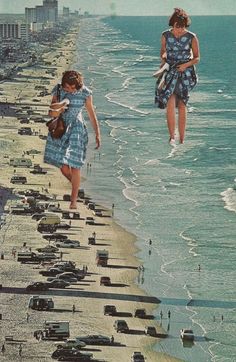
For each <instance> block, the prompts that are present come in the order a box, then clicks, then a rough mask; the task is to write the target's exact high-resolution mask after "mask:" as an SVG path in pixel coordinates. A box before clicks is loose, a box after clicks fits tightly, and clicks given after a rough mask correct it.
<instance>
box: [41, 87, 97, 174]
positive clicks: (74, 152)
mask: <svg viewBox="0 0 236 362" xmlns="http://www.w3.org/2000/svg"><path fill="white" fill-rule="evenodd" d="M56 94H57V86H55V87H54V88H53V90H52V95H53V96H54V95H56ZM91 94H92V92H91V91H90V90H89V89H88V88H87V87H85V86H83V87H82V88H81V89H79V90H78V91H75V92H74V93H67V92H65V91H64V90H63V89H62V88H61V94H60V101H62V100H63V99H65V98H67V99H69V100H70V104H69V107H68V109H67V110H66V111H65V112H64V113H63V119H64V121H65V123H66V126H67V129H66V132H65V134H64V135H63V136H62V137H61V138H60V139H53V138H52V137H51V135H50V133H48V137H47V141H46V146H45V152H44V162H46V163H49V164H51V165H53V166H56V167H61V166H62V165H68V166H70V167H74V168H81V167H82V166H83V165H84V163H85V157H86V149H87V144H88V132H87V128H86V126H85V124H84V120H83V116H82V109H83V108H84V105H85V101H86V99H87V97H89V96H90V95H91Z"/></svg>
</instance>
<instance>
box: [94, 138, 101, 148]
mask: <svg viewBox="0 0 236 362" xmlns="http://www.w3.org/2000/svg"><path fill="white" fill-rule="evenodd" d="M95 140H96V147H95V149H96V150H97V149H98V148H99V147H100V146H101V136H100V134H99V135H96V137H95Z"/></svg>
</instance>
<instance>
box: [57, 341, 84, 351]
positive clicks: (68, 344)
mask: <svg viewBox="0 0 236 362" xmlns="http://www.w3.org/2000/svg"><path fill="white" fill-rule="evenodd" d="M56 346H57V348H68V349H70V348H78V349H80V348H83V347H85V346H86V343H85V342H82V341H80V340H77V339H67V340H66V341H64V342H62V343H57V344H56Z"/></svg>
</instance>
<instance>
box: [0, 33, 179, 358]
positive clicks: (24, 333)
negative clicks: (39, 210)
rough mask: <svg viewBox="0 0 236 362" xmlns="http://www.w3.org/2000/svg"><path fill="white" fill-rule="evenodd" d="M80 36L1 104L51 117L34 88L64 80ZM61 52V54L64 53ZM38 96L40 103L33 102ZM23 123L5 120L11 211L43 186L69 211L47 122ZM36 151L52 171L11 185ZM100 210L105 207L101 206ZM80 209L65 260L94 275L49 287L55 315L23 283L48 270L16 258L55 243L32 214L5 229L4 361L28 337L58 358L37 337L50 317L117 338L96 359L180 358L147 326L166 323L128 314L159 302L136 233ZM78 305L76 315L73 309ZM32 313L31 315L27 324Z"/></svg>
mask: <svg viewBox="0 0 236 362" xmlns="http://www.w3.org/2000/svg"><path fill="white" fill-rule="evenodd" d="M76 36H77V35H76V33H75V32H72V33H71V34H68V35H67V37H65V38H64V43H61V44H60V47H57V49H56V50H55V48H54V50H50V51H48V52H46V53H45V54H44V56H43V58H44V59H45V60H47V61H50V62H51V63H52V67H53V68H55V74H56V75H55V77H52V76H50V75H48V74H46V73H45V71H46V70H47V69H48V68H50V67H48V66H47V67H46V66H44V65H40V66H34V67H29V68H25V69H23V70H22V71H21V73H20V74H19V75H18V76H17V77H16V78H15V79H13V80H11V81H6V82H4V83H2V84H1V86H2V88H3V89H4V91H3V95H2V96H1V99H0V100H1V102H3V103H4V102H5V101H6V100H7V102H8V103H11V104H13V106H12V107H13V108H14V109H15V110H16V109H19V107H22V106H23V105H27V106H31V107H32V109H33V111H34V116H37V115H38V116H43V117H44V116H47V109H48V105H49V103H50V98H51V96H50V95H48V96H46V97H43V98H39V97H37V94H38V91H37V90H35V85H45V80H46V81H47V82H48V84H47V88H48V89H49V91H50V90H51V89H52V87H53V86H54V85H55V84H56V83H57V82H58V81H59V80H60V76H61V73H62V72H63V70H65V69H68V67H69V65H70V64H71V62H72V59H73V57H74V56H75V54H74V50H75V39H76ZM68 44H69V45H68ZM60 54H62V55H61V56H60ZM42 77H45V78H42ZM37 98H38V100H40V102H36V101H34V100H33V99H37ZM14 104H15V106H14ZM5 106H6V104H5ZM9 114H10V112H9ZM21 126H25V125H20V122H19V120H17V118H16V117H14V116H12V115H9V116H8V115H7V111H6V114H5V115H4V116H3V118H1V130H0V144H1V152H2V155H1V156H2V157H1V160H2V161H1V166H0V167H1V181H0V186H2V187H7V188H10V189H11V190H12V193H11V197H10V199H8V201H7V205H6V207H5V208H6V209H7V208H8V207H9V206H10V205H12V204H14V203H15V194H16V192H17V190H24V189H36V190H39V191H42V189H44V190H45V189H48V192H49V193H50V194H51V195H56V202H57V203H60V207H61V208H62V209H63V210H68V206H69V205H68V202H65V201H63V195H64V194H68V193H69V192H70V185H69V183H68V182H67V181H66V180H65V179H64V178H63V177H62V175H61V174H60V171H59V170H58V169H56V168H53V167H50V166H49V165H46V164H43V163H42V162H43V161H42V160H43V150H44V145H45V140H42V139H41V138H40V137H39V135H46V134H47V129H46V126H45V125H44V124H42V123H30V124H28V125H26V126H30V127H31V128H32V129H33V132H34V135H32V136H22V135H18V134H17V130H18V128H20V127H21ZM29 149H37V150H39V151H40V152H41V153H40V154H37V155H34V156H32V155H31V156H25V157H27V158H30V159H31V160H32V162H33V163H35V164H40V165H42V166H43V168H45V169H46V170H47V171H48V173H47V174H46V175H33V174H31V173H30V169H26V168H17V169H16V170H15V171H16V172H15V173H16V174H21V175H25V176H26V177H27V180H28V182H27V184H26V185H19V186H18V185H17V186H14V185H12V184H11V183H10V178H11V176H12V175H13V174H14V168H13V167H10V166H9V159H10V158H14V157H21V156H22V155H23V154H24V152H25V151H27V150H29ZM49 185H50V186H49ZM82 186H83V185H82ZM85 191H86V190H85ZM90 196H92V195H90ZM99 208H101V209H103V207H102V206H99ZM78 211H79V212H80V214H81V219H80V220H72V225H71V226H72V227H71V229H69V230H68V231H63V233H66V234H67V235H68V236H69V237H70V238H71V239H73V240H79V241H80V243H81V247H80V248H79V249H73V250H72V249H62V250H63V260H72V261H75V262H76V265H77V267H80V268H82V267H83V265H86V266H87V267H88V275H87V276H86V277H85V279H84V280H82V281H80V282H78V283H77V284H75V285H72V286H70V287H69V288H68V289H65V290H60V291H58V290H52V289H51V290H50V291H49V292H45V293H44V295H47V294H50V295H51V296H52V297H53V300H54V302H55V310H54V311H51V312H46V311H33V310H31V309H28V308H27V305H28V300H29V297H30V295H33V294H37V293H32V294H31V293H26V292H25V291H24V288H25V287H26V286H27V285H28V284H30V282H33V281H45V280H46V279H45V277H43V276H41V275H40V274H39V270H40V269H42V268H43V267H42V266H37V265H32V264H20V263H19V262H17V261H16V259H14V256H13V255H12V248H13V247H14V248H16V250H17V251H20V250H22V247H23V243H26V245H27V247H30V248H31V249H32V251H35V250H36V248H38V247H43V246H46V245H47V244H48V242H47V241H46V240H45V239H43V237H42V235H41V234H40V233H39V232H37V230H36V226H37V223H36V221H34V220H32V219H31V217H30V216H19V215H12V214H11V213H9V214H5V215H6V223H5V225H4V226H3V227H2V229H1V242H2V247H1V251H3V252H4V260H0V263H1V281H0V283H1V284H2V286H3V289H2V290H0V292H1V311H0V313H1V314H2V320H1V321H0V322H1V329H0V342H1V343H4V340H5V336H9V335H12V336H13V338H14V342H11V343H10V342H8V343H5V347H6V351H5V353H4V354H2V356H1V360H3V361H17V360H20V357H19V356H18V349H19V344H20V343H21V342H22V348H23V351H22V358H24V359H27V360H30V361H49V360H51V353H52V352H53V351H54V350H55V349H56V348H55V343H54V342H53V341H40V342H38V341H37V340H36V339H35V338H34V337H33V332H34V331H35V330H36V329H42V328H43V323H44V321H45V320H68V321H69V322H70V336H71V338H73V337H75V336H79V335H86V334H101V335H106V336H108V337H111V336H112V335H113V336H114V341H115V344H114V346H86V348H85V350H87V351H92V353H93V355H94V358H96V359H98V360H105V361H114V362H118V361H130V360H131V355H132V353H133V352H134V351H141V352H142V353H143V354H144V355H145V357H146V361H161V362H162V361H178V360H177V359H175V358H173V357H169V356H167V355H166V354H164V353H163V354H161V353H156V352H154V351H153V346H154V344H155V343H157V341H158V338H154V337H150V336H146V335H144V332H143V331H144V328H145V326H147V325H152V326H155V327H156V329H157V331H158V333H166V331H164V330H163V329H162V328H161V326H160V321H159V320H156V319H150V320H148V319H139V318H134V317H126V316H125V313H132V314H133V313H134V310H135V308H146V310H147V313H148V314H150V315H152V313H153V311H154V309H156V308H157V306H158V304H156V303H150V301H152V300H151V299H150V300H148V298H147V299H146V301H145V302H143V301H140V300H141V298H142V297H143V298H144V300H145V297H147V296H146V294H145V292H144V291H143V290H142V289H140V288H139V287H138V286H137V284H135V280H137V278H138V274H139V272H138V270H137V268H138V267H139V266H140V261H139V260H138V259H137V258H136V257H135V254H136V253H137V248H136V246H135V236H134V235H132V234H130V233H128V232H127V231H126V230H124V229H123V228H122V227H120V226H119V225H118V224H116V223H115V221H114V220H113V218H112V217H111V210H103V214H104V216H103V217H95V221H96V222H97V223H100V224H101V225H86V224H85V218H86V217H87V216H94V215H93V213H92V211H91V210H90V209H88V208H87V206H86V205H84V204H83V203H82V202H80V203H79V204H78ZM63 221H66V220H63ZM94 231H95V232H96V245H88V237H89V236H92V233H93V232H94ZM104 248H105V249H106V250H108V251H109V263H108V264H109V265H108V267H98V266H97V265H96V262H95V258H96V251H97V250H98V249H104ZM101 276H109V277H110V278H111V281H112V283H113V285H112V286H110V287H107V286H100V282H99V281H100V277H101ZM69 291H70V292H69ZM86 292H88V293H86ZM102 293H104V294H102ZM132 296H133V297H132ZM135 298H137V300H136V301H134V300H132V299H135ZM148 301H149V302H148ZM105 304H114V305H115V306H116V308H117V310H118V311H119V312H123V316H122V314H121V317H120V316H119V317H116V316H104V315H103V306H104V305H105ZM73 305H75V309H76V310H75V313H72V306H73ZM27 313H29V320H28V321H27ZM124 316H125V317H124ZM116 319H125V320H126V321H127V323H128V325H129V327H130V329H131V330H132V333H129V334H124V333H117V332H116V331H115V330H114V327H113V323H114V321H115V320H116Z"/></svg>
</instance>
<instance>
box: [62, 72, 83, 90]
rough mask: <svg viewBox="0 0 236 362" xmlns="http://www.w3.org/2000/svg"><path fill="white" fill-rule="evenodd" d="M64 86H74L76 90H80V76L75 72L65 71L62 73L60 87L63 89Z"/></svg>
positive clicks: (81, 80) (81, 78)
mask: <svg viewBox="0 0 236 362" xmlns="http://www.w3.org/2000/svg"><path fill="white" fill-rule="evenodd" d="M66 84H69V85H75V87H76V89H77V90H78V89H80V88H82V86H83V77H82V74H81V73H79V72H76V71H75V70H67V71H66V72H64V73H63V76H62V80H61V85H62V87H64V86H65V85H66Z"/></svg>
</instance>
